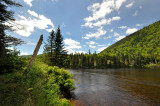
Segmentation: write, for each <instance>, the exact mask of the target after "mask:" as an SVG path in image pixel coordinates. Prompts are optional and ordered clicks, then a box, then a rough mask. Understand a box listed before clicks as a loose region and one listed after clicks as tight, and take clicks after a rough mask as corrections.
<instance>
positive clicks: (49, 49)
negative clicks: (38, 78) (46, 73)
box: [43, 30, 55, 65]
mask: <svg viewBox="0 0 160 106" xmlns="http://www.w3.org/2000/svg"><path fill="white" fill-rule="evenodd" d="M54 50H55V33H54V31H53V30H52V31H51V33H50V36H49V37H48V39H47V44H45V46H44V51H43V52H44V53H45V54H46V56H45V57H46V59H47V62H48V64H49V65H54V63H55V61H54V60H55V59H54Z"/></svg>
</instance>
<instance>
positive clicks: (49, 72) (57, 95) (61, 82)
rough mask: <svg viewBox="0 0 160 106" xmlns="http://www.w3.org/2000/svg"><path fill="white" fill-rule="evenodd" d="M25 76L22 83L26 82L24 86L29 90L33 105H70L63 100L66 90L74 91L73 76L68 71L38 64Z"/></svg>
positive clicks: (67, 101)
mask: <svg viewBox="0 0 160 106" xmlns="http://www.w3.org/2000/svg"><path fill="white" fill-rule="evenodd" d="M24 76H25V77H24V79H23V81H22V82H25V83H24V85H25V86H27V88H29V89H28V92H29V95H30V98H31V100H32V103H33V104H35V105H49V106H50V105H51V106H52V105H55V106H61V105H62V106H64V105H66V106H67V105H70V102H69V100H66V99H62V98H63V96H62V94H63V91H64V90H67V91H70V90H72V89H74V86H73V84H74V82H73V80H72V79H71V77H72V76H71V75H70V74H69V72H68V71H67V70H64V69H59V68H58V67H56V66H55V67H51V66H47V65H45V64H43V63H38V62H37V63H35V64H34V65H33V67H32V68H31V70H28V71H27V72H26V73H24ZM37 101H39V102H37ZM29 102H30V101H28V102H27V103H29Z"/></svg>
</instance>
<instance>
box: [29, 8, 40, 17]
mask: <svg viewBox="0 0 160 106" xmlns="http://www.w3.org/2000/svg"><path fill="white" fill-rule="evenodd" d="M28 13H29V14H30V15H32V16H34V17H38V14H37V13H36V12H35V11H31V10H28Z"/></svg>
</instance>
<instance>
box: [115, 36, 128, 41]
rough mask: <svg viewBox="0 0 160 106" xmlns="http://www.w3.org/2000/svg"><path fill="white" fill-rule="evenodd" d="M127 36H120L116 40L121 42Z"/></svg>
mask: <svg viewBox="0 0 160 106" xmlns="http://www.w3.org/2000/svg"><path fill="white" fill-rule="evenodd" d="M125 37H126V36H119V37H118V38H116V39H115V40H116V41H119V40H121V39H123V38H125Z"/></svg>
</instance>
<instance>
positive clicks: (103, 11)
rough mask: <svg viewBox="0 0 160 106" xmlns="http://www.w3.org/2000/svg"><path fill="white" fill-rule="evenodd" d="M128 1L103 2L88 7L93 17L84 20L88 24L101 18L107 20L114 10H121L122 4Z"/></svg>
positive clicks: (104, 0)
mask: <svg viewBox="0 0 160 106" xmlns="http://www.w3.org/2000/svg"><path fill="white" fill-rule="evenodd" d="M125 1H126V0H103V2H102V3H101V4H100V3H94V4H92V5H90V6H89V7H88V10H89V11H90V12H92V16H89V17H87V18H84V20H85V21H86V22H91V21H96V20H98V19H101V18H105V17H106V16H107V15H108V14H110V13H111V12H112V11H114V10H119V8H120V7H121V6H122V4H123V3H124V2H125Z"/></svg>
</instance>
